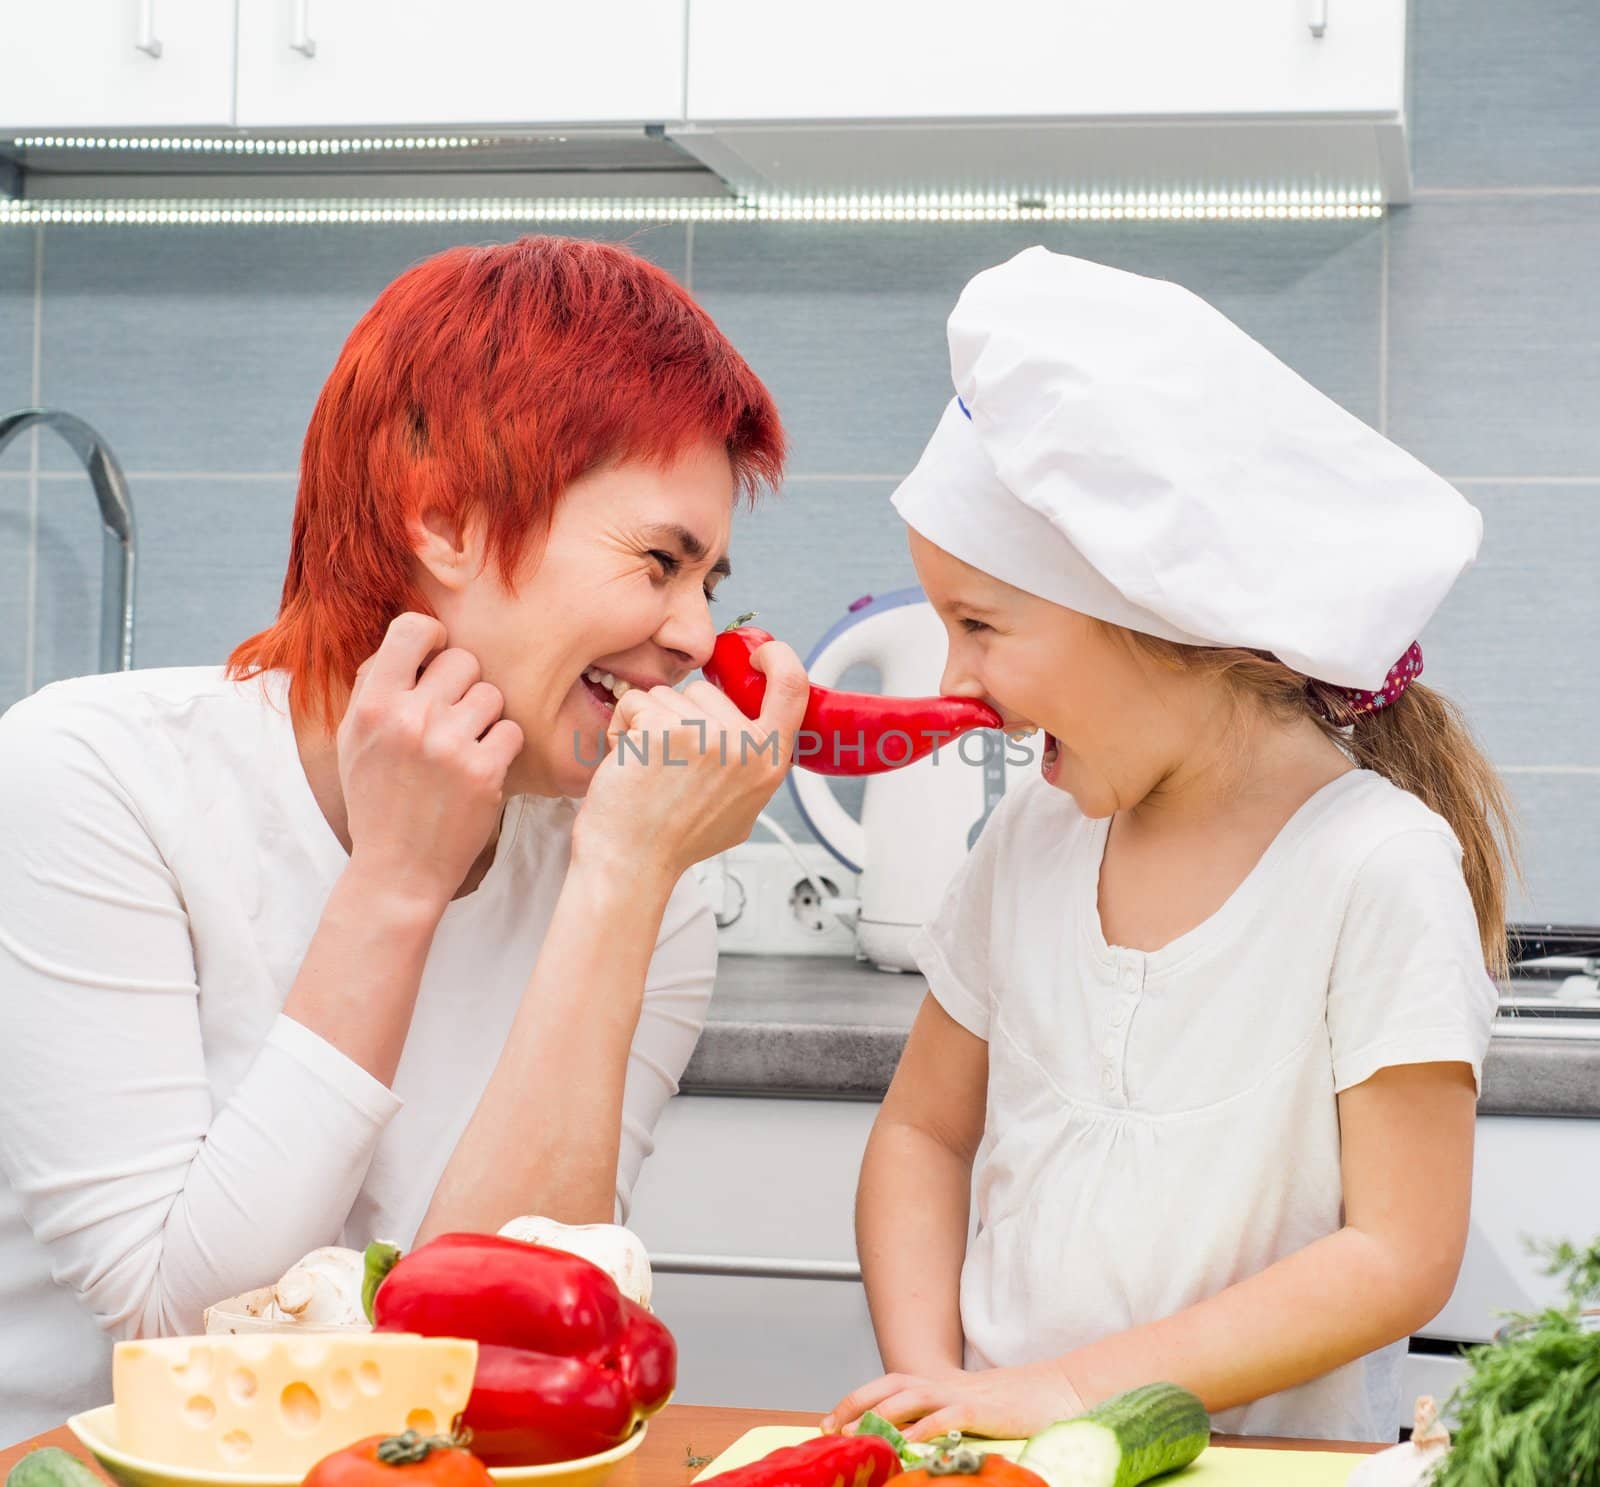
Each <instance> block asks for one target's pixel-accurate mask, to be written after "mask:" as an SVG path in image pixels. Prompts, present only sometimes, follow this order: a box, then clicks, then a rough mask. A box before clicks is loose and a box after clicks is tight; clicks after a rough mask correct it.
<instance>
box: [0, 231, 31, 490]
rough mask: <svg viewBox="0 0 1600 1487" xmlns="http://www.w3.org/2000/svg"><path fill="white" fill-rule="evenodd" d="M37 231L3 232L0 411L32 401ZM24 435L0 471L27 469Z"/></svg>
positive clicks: (2, 458) (0, 457) (2, 457)
mask: <svg viewBox="0 0 1600 1487" xmlns="http://www.w3.org/2000/svg"><path fill="white" fill-rule="evenodd" d="M37 242H38V233H37V232H35V231H33V230H31V229H29V230H23V231H18V230H15V229H13V230H12V231H9V232H0V413H7V412H10V411H11V410H12V409H14V408H23V407H26V406H27V405H28V404H29V403H31V402H32V401H33V307H34V248H35V245H36V243H37ZM31 437H32V436H31V435H29V434H24V435H22V437H21V438H19V439H18V440H16V442H15V443H13V444H12V445H11V447H10V448H9V449H7V450H6V451H5V452H4V453H0V471H15V470H26V469H27V468H28V465H29V461H30V459H31V455H30V453H29V441H30V439H31Z"/></svg>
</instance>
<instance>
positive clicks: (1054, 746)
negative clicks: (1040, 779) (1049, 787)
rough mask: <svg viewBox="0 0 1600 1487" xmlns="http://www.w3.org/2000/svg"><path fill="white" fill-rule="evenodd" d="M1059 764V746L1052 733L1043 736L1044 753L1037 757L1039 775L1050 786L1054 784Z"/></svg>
mask: <svg viewBox="0 0 1600 1487" xmlns="http://www.w3.org/2000/svg"><path fill="white" fill-rule="evenodd" d="M1060 762H1061V745H1060V744H1059V743H1058V742H1057V741H1056V736H1055V734H1053V733H1047V734H1045V736H1044V752H1043V753H1042V754H1041V755H1040V756H1039V773H1040V774H1042V775H1043V776H1044V777H1045V779H1047V780H1049V781H1050V783H1051V784H1054V783H1055V778H1056V765H1057V764H1059V763H1060Z"/></svg>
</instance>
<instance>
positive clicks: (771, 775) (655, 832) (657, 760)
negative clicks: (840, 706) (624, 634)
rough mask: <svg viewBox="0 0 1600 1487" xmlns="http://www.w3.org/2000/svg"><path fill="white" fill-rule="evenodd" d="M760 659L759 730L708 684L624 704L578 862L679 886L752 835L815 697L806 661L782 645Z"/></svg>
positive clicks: (582, 817) (576, 831)
mask: <svg viewBox="0 0 1600 1487" xmlns="http://www.w3.org/2000/svg"><path fill="white" fill-rule="evenodd" d="M752 660H753V662H754V664H755V665H756V666H758V667H760V669H761V670H762V671H764V672H765V673H766V675H767V691H766V697H765V698H764V700H763V702H762V705H761V716H760V717H759V718H757V719H756V720H755V721H753V722H752V721H751V720H750V719H749V718H747V717H745V715H744V714H743V713H742V712H740V711H739V709H738V708H737V707H736V706H735V705H734V704H733V703H732V702H731V701H729V699H728V698H727V697H726V696H725V695H724V694H723V693H722V692H720V691H719V690H718V689H717V688H716V687H713V686H712V685H711V684H710V683H709V682H704V681H694V682H691V683H689V685H688V686H687V687H685V688H684V690H683V691H681V692H678V691H674V690H673V689H672V688H671V687H652V688H650V690H649V691H647V692H646V691H632V692H625V693H624V694H623V695H622V697H621V698H619V699H618V701H617V705H616V709H615V711H614V712H613V713H612V716H611V722H610V723H609V725H608V726H607V730H606V733H607V741H608V743H609V744H610V747H611V752H610V754H609V755H608V757H607V758H605V759H604V760H602V761H601V763H600V764H599V766H598V767H597V768H596V769H595V772H594V775H593V777H592V779H591V780H590V784H589V790H588V793H587V794H586V795H585V796H584V800H583V806H582V809H581V810H580V811H579V812H578V819H577V821H576V822H575V823H574V826H573V840H572V855H573V860H574V862H575V863H587V862H592V861H598V862H602V863H608V864H628V865H630V866H633V867H638V866H640V865H643V866H651V867H656V868H659V869H660V870H661V872H662V873H663V874H664V875H665V877H666V879H667V880H668V881H669V882H676V881H677V879H678V878H679V877H680V876H681V875H682V874H683V873H685V872H687V871H688V869H689V868H691V867H692V866H693V865H694V864H695V863H697V862H700V861H702V860H703V859H704V858H707V857H710V856H713V855H714V854H715V853H718V852H721V851H723V850H725V849H726V848H728V847H732V846H735V845H737V844H738V843H739V842H742V841H744V840H745V839H746V838H747V837H748V836H749V835H750V832H751V829H752V828H753V827H754V825H755V820H756V816H757V815H758V814H759V813H760V811H761V810H762V808H763V807H764V806H765V805H766V804H767V802H768V801H769V800H771V799H772V795H773V792H774V791H775V790H777V788H778V786H779V785H780V784H782V783H783V778H784V776H785V775H786V774H788V772H789V762H790V760H791V759H792V757H793V755H794V750H795V742H796V738H797V735H798V732H799V728H800V720H801V718H802V717H803V716H804V714H805V706H806V698H807V696H808V695H809V692H810V683H809V682H808V681H807V680H806V673H805V668H804V667H803V666H802V665H801V664H800V658H799V657H798V656H796V655H795V653H794V652H793V651H792V650H790V648H789V647H788V646H786V645H784V644H783V643H782V642H781V641H770V642H769V643H768V644H766V645H764V646H762V647H761V649H760V650H758V651H756V652H755V654H754V656H753V657H752Z"/></svg>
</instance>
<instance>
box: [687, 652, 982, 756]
mask: <svg viewBox="0 0 1600 1487" xmlns="http://www.w3.org/2000/svg"><path fill="white" fill-rule="evenodd" d="M771 639H772V637H771V636H770V635H769V634H768V633H767V632H766V631H765V630H760V629H757V628H756V627H755V626H754V625H738V624H737V622H735V626H734V627H733V628H729V629H727V630H724V631H723V632H722V634H721V635H719V636H718V637H717V642H716V645H715V646H714V647H713V648H712V651H711V659H710V660H709V661H707V662H706V664H705V666H704V667H702V668H701V669H702V670H703V671H704V672H705V676H706V680H707V681H709V682H712V683H713V684H714V685H716V686H718V687H720V688H721V689H722V690H723V691H724V692H726V693H727V694H728V696H729V697H730V698H732V699H733V702H734V705H735V706H737V707H738V709H739V711H740V712H742V713H743V714H744V715H745V716H746V717H747V718H756V717H759V716H760V715H761V699H762V698H763V697H765V696H766V692H767V679H766V677H765V676H764V675H763V674H762V673H761V672H759V671H757V670H756V668H755V666H754V665H753V664H752V663H751V660H750V657H751V656H752V655H753V654H754V653H755V652H756V651H757V650H758V649H759V648H760V647H761V646H764V645H765V644H766V643H767V642H768V641H769V640H771ZM999 726H1000V714H999V713H997V712H996V711H995V710H994V709H993V708H992V707H990V706H989V705H988V704H987V703H983V702H975V701H973V700H972V698H970V697H880V696H877V695H876V694H875V693H872V692H835V691H834V690H833V689H832V688H830V687H812V689H811V696H810V698H809V699H808V701H807V702H806V712H805V717H804V718H803V719H802V720H801V723H800V739H799V742H798V744H797V746H796V749H795V763H796V764H798V765H799V766H800V767H801V768H802V769H809V770H811V771H813V772H814V773H816V774H828V775H866V774H882V773H884V772H885V771H886V770H890V769H900V768H902V767H903V766H905V765H907V764H914V763H916V761H917V760H918V759H922V758H925V757H926V756H927V755H928V754H931V753H932V752H933V751H934V749H936V748H938V747H939V746H940V745H941V744H945V743H948V742H950V740H951V739H953V738H959V737H960V736H961V735H962V734H963V733H970V732H971V731H972V730H973V729H974V728H998V727H999Z"/></svg>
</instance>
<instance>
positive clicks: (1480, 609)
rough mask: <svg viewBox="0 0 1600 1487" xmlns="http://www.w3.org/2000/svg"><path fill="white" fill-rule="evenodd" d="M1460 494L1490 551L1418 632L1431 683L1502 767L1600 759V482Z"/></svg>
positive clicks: (1485, 550)
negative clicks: (1474, 511)
mask: <svg viewBox="0 0 1600 1487" xmlns="http://www.w3.org/2000/svg"><path fill="white" fill-rule="evenodd" d="M1464 494H1465V495H1466V497H1467V499H1468V500H1470V501H1471V502H1472V503H1473V504H1474V505H1475V506H1477V508H1478V509H1479V510H1480V511H1481V512H1482V513H1483V521H1484V539H1483V549H1482V553H1481V556H1480V557H1479V560H1478V562H1477V564H1476V565H1475V566H1474V567H1472V568H1470V569H1468V571H1467V572H1466V574H1465V575H1464V576H1463V577H1462V579H1461V581H1460V582H1459V583H1458V584H1457V585H1456V587H1455V588H1454V589H1453V590H1452V591H1451V593H1450V595H1449V597H1448V598H1447V599H1446V600H1445V602H1444V604H1443V606H1441V608H1440V610H1439V613H1438V614H1437V615H1436V616H1435V618H1434V620H1433V623H1432V624H1431V625H1430V626H1429V627H1428V630H1427V632H1426V634H1424V636H1423V651H1424V660H1425V665H1426V667H1427V672H1426V677H1427V680H1428V682H1430V683H1431V684H1433V685H1435V686H1437V687H1439V688H1440V689H1441V690H1443V691H1444V692H1446V693H1448V694H1449V695H1450V696H1451V697H1453V698H1454V699H1455V700H1456V701H1457V702H1459V703H1460V704H1461V705H1462V706H1463V707H1465V709H1466V711H1467V714H1468V716H1469V718H1470V719H1471V721H1472V723H1473V726H1474V728H1475V729H1476V731H1477V733H1478V735H1479V737H1480V738H1481V739H1482V741H1483V743H1484V745H1485V746H1486V748H1487V749H1488V751H1489V754H1490V756H1491V757H1492V758H1494V759H1496V760H1498V761H1499V762H1500V763H1502V764H1507V765H1542V766H1547V765H1584V766H1589V767H1594V766H1600V686H1596V685H1592V684H1591V683H1592V681H1593V679H1594V678H1595V676H1596V675H1597V665H1596V658H1600V602H1597V601H1596V593H1595V590H1596V584H1597V582H1600V577H1597V569H1600V482H1597V483H1596V484H1595V485H1593V486H1546V485H1523V486H1500V485H1496V486H1477V485H1472V486H1468V487H1466V489H1465V491H1464ZM1595 826H1596V830H1597V835H1600V818H1597V819H1596V821H1595ZM1597 855H1600V852H1597Z"/></svg>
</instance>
